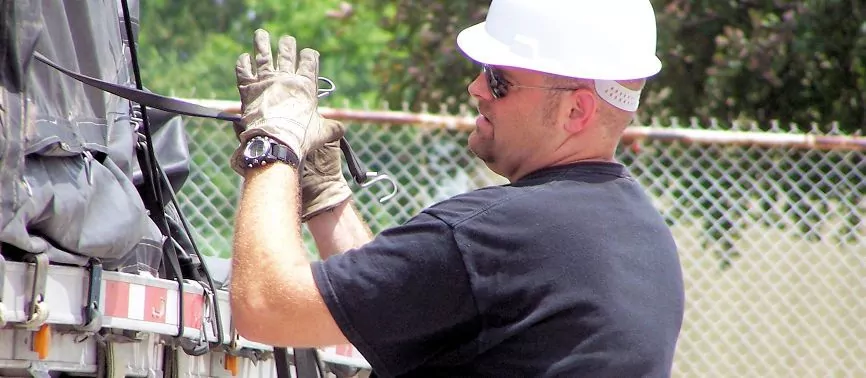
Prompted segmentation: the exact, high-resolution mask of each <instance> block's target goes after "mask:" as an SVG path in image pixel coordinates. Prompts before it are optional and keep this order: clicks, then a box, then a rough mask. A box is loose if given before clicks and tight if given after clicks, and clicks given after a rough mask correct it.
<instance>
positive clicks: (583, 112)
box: [565, 88, 598, 133]
mask: <svg viewBox="0 0 866 378" xmlns="http://www.w3.org/2000/svg"><path fill="white" fill-rule="evenodd" d="M568 99H569V104H570V105H571V109H570V111H569V113H568V123H566V125H565V130H566V131H568V132H570V133H578V132H580V131H582V130H583V129H585V128H586V127H587V125H589V123H590V121H592V118H593V117H595V112H596V108H597V107H598V103H597V100H596V98H595V94H594V93H592V89H590V88H581V89H577V90H575V91H574V92H572V93H571V94H570V95H569V96H568Z"/></svg>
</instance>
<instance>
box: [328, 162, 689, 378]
mask: <svg viewBox="0 0 866 378" xmlns="http://www.w3.org/2000/svg"><path fill="white" fill-rule="evenodd" d="M313 274H314V277H315V281H316V284H317V285H318V288H319V291H320V292H321V293H322V296H323V297H324V299H325V303H326V304H327V306H328V308H329V310H330V311H331V314H332V315H333V316H334V319H335V320H336V322H337V325H339V327H340V329H342V331H343V333H344V334H345V335H346V337H347V338H348V340H349V341H350V342H351V343H352V344H354V345H355V347H356V348H357V349H358V351H360V352H361V354H363V355H364V356H365V357H366V358H367V360H368V361H369V362H370V364H371V366H372V367H373V369H374V371H375V372H376V374H378V376H380V377H666V376H669V375H670V370H671V364H672V359H673V356H674V349H675V346H676V341H677V337H678V335H679V331H680V326H681V324H682V317H683V306H684V303H683V302H684V293H683V282H682V272H681V268H680V263H679V258H678V255H677V248H676V245H675V243H674V240H673V238H672V236H671V233H670V231H669V229H668V227H667V225H666V224H665V221H664V220H663V218H662V217H661V216H660V214H659V213H658V211H657V210H656V209H655V208H654V207H653V205H652V203H651V202H650V200H649V198H648V197H647V196H646V195H645V193H644V191H643V189H642V188H641V187H640V185H639V184H638V183H637V182H635V180H634V179H633V178H631V177H629V175H628V174H627V172H626V169H625V168H624V167H623V166H622V165H620V164H614V163H577V164H572V165H567V166H559V167H552V168H546V169H543V170H540V171H538V172H535V173H532V174H530V175H528V176H527V177H524V178H522V179H520V180H518V181H516V182H514V183H512V184H509V185H503V186H496V187H489V188H484V189H480V190H476V191H473V192H470V193H466V194H462V195H459V196H456V197H453V198H451V199H448V200H445V201H443V202H441V203H438V204H436V205H434V206H431V207H430V208H428V209H425V210H424V211H422V212H421V213H420V214H419V215H417V216H416V217H414V218H412V219H411V220H409V221H408V222H407V223H406V224H404V225H402V226H399V227H395V228H392V229H389V230H386V231H384V232H382V233H381V234H379V235H378V236H376V238H375V239H374V240H373V241H372V242H370V243H368V244H366V245H364V246H363V247H361V248H359V249H355V250H351V251H348V252H347V253H345V254H342V255H338V256H334V257H331V258H329V259H327V260H326V261H323V262H317V263H315V264H314V267H313Z"/></svg>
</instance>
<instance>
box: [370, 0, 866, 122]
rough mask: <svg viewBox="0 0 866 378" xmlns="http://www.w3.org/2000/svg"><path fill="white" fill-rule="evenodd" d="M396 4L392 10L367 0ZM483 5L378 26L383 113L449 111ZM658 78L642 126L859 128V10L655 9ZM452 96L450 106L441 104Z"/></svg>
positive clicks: (419, 10) (821, 0) (864, 79)
mask: <svg viewBox="0 0 866 378" xmlns="http://www.w3.org/2000/svg"><path fill="white" fill-rule="evenodd" d="M373 1H374V2H375V3H376V4H377V5H378V6H382V7H384V6H393V1H392V0H373ZM487 6H488V1H460V2H447V3H446V2H440V1H437V0H400V1H397V5H396V9H397V11H396V14H395V17H394V18H392V19H388V20H384V22H383V24H382V25H383V27H384V28H385V29H386V30H387V31H389V32H390V33H392V34H393V35H395V36H396V38H395V39H394V40H392V41H391V43H390V46H389V49H388V50H387V51H386V53H385V54H384V55H383V56H382V57H381V58H380V59H378V62H379V64H378V65H377V67H376V73H377V77H378V78H380V79H381V80H382V82H383V83H384V84H383V94H382V95H383V96H384V97H385V98H387V99H388V100H389V101H390V102H391V103H400V102H408V103H409V104H410V105H411V107H412V108H415V109H419V108H420V106H421V104H423V103H425V102H429V103H438V102H443V101H447V102H448V103H449V104H452V106H454V105H456V104H460V103H464V102H465V101H466V100H467V99H468V95H467V93H466V84H467V83H468V81H469V80H471V78H472V77H474V76H475V75H476V74H477V72H478V71H477V68H476V67H473V66H472V64H471V63H469V62H467V61H466V60H465V59H464V58H463V57H462V56H461V54H460V53H459V51H457V50H455V47H456V46H455V39H456V36H457V33H458V32H459V30H460V29H461V28H463V27H465V26H468V25H470V24H473V23H476V22H479V21H482V20H483V19H484V16H485V14H486V9H487ZM653 6H654V8H655V10H656V15H657V22H658V33H659V39H658V52H659V56H660V58H661V59H662V61H663V63H664V68H663V71H662V72H661V73H660V74H659V75H658V76H656V77H655V78H654V79H653V80H652V81H651V83H650V84H649V86H648V87H647V90H646V91H645V94H644V98H643V104H644V105H643V108H642V110H641V114H640V116H641V117H642V118H643V119H644V120H646V119H647V118H649V117H659V118H661V119H668V118H670V117H680V118H691V117H698V118H699V119H702V120H703V121H704V122H702V123H704V124H709V121H708V120H709V118H718V119H722V120H725V122H727V121H731V120H750V121H756V122H758V123H759V124H760V125H762V126H763V127H770V124H771V121H779V122H781V123H782V124H787V123H797V124H799V125H801V126H804V127H810V126H809V125H811V124H813V123H814V124H818V126H819V127H820V128H824V129H828V128H830V127H831V123H832V122H834V121H838V122H839V124H840V127H841V128H842V129H844V130H847V131H855V130H861V129H863V128H864V127H866V62H864V59H866V58H864V57H866V5H863V4H862V3H861V2H859V1H833V0H813V1H797V2H792V1H786V0H749V1H746V0H740V1H707V0H655V1H653ZM452 96H453V97H454V98H453V99H449V97H452Z"/></svg>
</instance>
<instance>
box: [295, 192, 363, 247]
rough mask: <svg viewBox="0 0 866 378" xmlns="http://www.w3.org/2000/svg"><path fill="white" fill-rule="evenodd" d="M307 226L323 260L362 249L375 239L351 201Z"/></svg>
mask: <svg viewBox="0 0 866 378" xmlns="http://www.w3.org/2000/svg"><path fill="white" fill-rule="evenodd" d="M307 226H308V228H309V230H310V233H311V234H312V235H313V238H314V239H315V240H316V246H317V247H318V249H319V256H321V258H322V259H326V258H328V257H331V256H333V255H336V254H339V253H343V252H345V251H347V250H350V249H352V248H357V247H360V246H362V245H364V244H367V243H368V242H369V241H370V240H371V239H372V238H373V236H372V234H371V232H370V228H369V227H368V226H367V224H366V223H365V222H364V220H363V219H361V216H360V215H359V214H358V211H357V210H356V209H355V208H354V207H353V206H352V203H351V201H345V202H343V203H342V204H340V205H339V206H337V207H336V208H334V209H333V210H331V211H326V212H324V213H321V214H319V215H317V216H315V217H313V218H312V219H310V220H309V221H308V222H307Z"/></svg>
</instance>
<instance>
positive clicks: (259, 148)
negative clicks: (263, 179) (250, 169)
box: [244, 138, 268, 158]
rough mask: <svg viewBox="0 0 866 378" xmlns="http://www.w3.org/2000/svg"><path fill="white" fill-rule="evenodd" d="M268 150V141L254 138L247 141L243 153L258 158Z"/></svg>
mask: <svg viewBox="0 0 866 378" xmlns="http://www.w3.org/2000/svg"><path fill="white" fill-rule="evenodd" d="M267 152H268V143H267V142H266V141H265V140H264V139H260V138H254V139H251V140H250V142H249V143H247V148H246V151H245V152H244V155H246V157H248V158H260V157H262V156H265V154H266V153H267Z"/></svg>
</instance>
